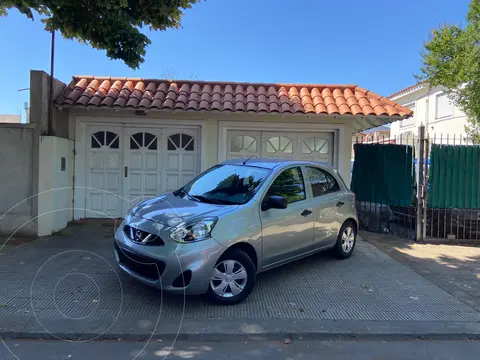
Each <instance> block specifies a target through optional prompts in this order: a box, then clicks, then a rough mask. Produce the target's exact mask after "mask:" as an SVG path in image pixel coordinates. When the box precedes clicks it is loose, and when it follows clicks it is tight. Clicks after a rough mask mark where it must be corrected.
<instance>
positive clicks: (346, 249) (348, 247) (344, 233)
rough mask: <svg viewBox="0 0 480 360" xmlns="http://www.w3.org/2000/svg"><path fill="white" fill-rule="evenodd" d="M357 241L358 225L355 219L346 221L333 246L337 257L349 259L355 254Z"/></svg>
mask: <svg viewBox="0 0 480 360" xmlns="http://www.w3.org/2000/svg"><path fill="white" fill-rule="evenodd" d="M356 243H357V227H356V226H355V224H354V223H353V221H349V220H348V221H345V222H344V223H343V225H342V227H341V228H340V231H339V232H338V236H337V242H336V244H335V247H334V248H333V250H334V254H335V256H336V257H337V259H347V258H349V257H350V256H352V254H353V250H354V249H355V245H356Z"/></svg>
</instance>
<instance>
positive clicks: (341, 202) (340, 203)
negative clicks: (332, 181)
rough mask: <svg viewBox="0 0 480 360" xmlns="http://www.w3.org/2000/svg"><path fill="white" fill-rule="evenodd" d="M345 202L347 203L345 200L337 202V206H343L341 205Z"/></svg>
mask: <svg viewBox="0 0 480 360" xmlns="http://www.w3.org/2000/svg"><path fill="white" fill-rule="evenodd" d="M344 204H345V203H344V202H343V201H339V202H337V206H338V207H341V206H343V205H344Z"/></svg>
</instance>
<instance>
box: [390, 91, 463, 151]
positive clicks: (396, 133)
mask: <svg viewBox="0 0 480 360" xmlns="http://www.w3.org/2000/svg"><path fill="white" fill-rule="evenodd" d="M442 94H444V93H443V91H442V90H441V89H440V88H433V89H430V91H429V89H428V87H427V86H425V87H419V88H418V89H416V90H415V91H412V92H409V93H406V94H403V95H401V96H398V97H393V98H392V100H393V101H395V102H398V103H399V104H401V105H403V106H410V105H413V108H412V109H413V111H414V121H413V122H412V124H411V125H408V126H402V124H403V125H405V124H408V123H409V122H411V120H410V119H406V120H402V121H396V122H394V123H392V125H391V137H392V138H397V139H398V138H399V137H400V135H402V136H405V134H407V133H411V134H413V135H415V136H416V135H418V127H419V126H420V125H422V124H423V125H425V127H426V131H427V132H428V135H429V137H430V138H431V139H432V140H435V142H437V143H440V141H441V140H443V143H447V135H448V142H449V143H453V142H454V138H455V143H457V144H459V143H460V139H462V143H463V142H464V141H465V139H466V133H465V125H466V124H467V117H466V115H465V113H463V112H462V111H461V110H460V109H459V108H458V107H457V106H455V105H454V104H453V103H450V104H448V105H447V107H448V109H447V110H448V112H449V113H450V115H448V116H445V117H438V114H437V111H438V110H439V105H440V104H439V98H438V97H439V96H441V95H442ZM441 109H443V110H444V111H445V108H444V107H442V108H441ZM441 138H443V139H441Z"/></svg>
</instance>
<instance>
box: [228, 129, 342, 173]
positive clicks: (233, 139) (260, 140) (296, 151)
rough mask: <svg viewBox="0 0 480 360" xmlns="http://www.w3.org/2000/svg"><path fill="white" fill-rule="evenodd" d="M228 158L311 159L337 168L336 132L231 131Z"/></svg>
mask: <svg viewBox="0 0 480 360" xmlns="http://www.w3.org/2000/svg"><path fill="white" fill-rule="evenodd" d="M226 149H227V154H226V158H227V159H240V158H247V157H249V156H252V155H254V156H262V157H266V158H282V159H292V160H309V161H317V162H320V163H324V164H328V165H333V154H334V135H333V132H296V131H290V132H287V131H249V130H228V131H227V144H226Z"/></svg>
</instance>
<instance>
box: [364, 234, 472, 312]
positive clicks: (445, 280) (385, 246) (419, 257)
mask: <svg viewBox="0 0 480 360" xmlns="http://www.w3.org/2000/svg"><path fill="white" fill-rule="evenodd" d="M361 234H362V238H363V239H364V240H366V241H368V242H369V243H371V244H372V245H374V246H375V247H377V248H378V249H380V250H382V251H383V252H384V253H386V254H388V255H389V256H391V257H393V258H394V259H395V260H397V261H399V262H400V263H402V264H404V265H406V266H408V267H409V268H410V269H412V270H414V271H415V272H416V273H417V274H419V275H421V276H422V277H424V278H425V279H427V280H429V281H430V282H432V283H434V284H436V285H437V286H439V287H440V288H442V289H443V290H445V291H447V292H448V293H450V294H451V295H453V296H454V297H455V298H456V299H458V300H460V301H462V302H464V303H465V304H467V305H469V306H471V307H472V308H474V309H476V310H478V311H480V242H476V243H475V242H468V243H467V242H465V243H458V244H454V243H449V244H445V243H426V244H419V243H415V242H413V241H410V240H406V239H402V238H399V237H396V236H388V235H381V234H375V233H370V232H362V233H361Z"/></svg>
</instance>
